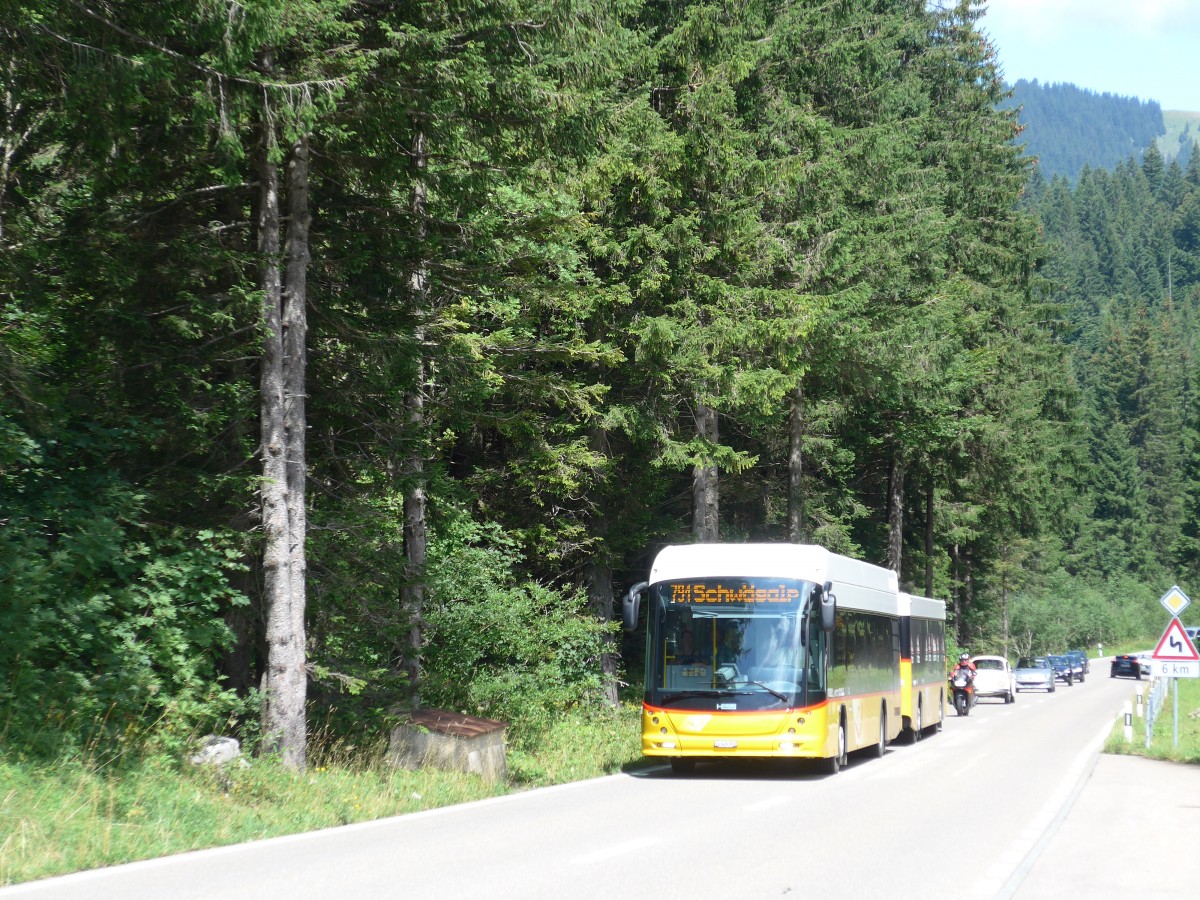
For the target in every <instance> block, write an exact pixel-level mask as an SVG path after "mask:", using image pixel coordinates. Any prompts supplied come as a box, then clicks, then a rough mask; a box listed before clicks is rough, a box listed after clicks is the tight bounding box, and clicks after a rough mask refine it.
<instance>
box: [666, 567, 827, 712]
mask: <svg viewBox="0 0 1200 900" xmlns="http://www.w3.org/2000/svg"><path fill="white" fill-rule="evenodd" d="M814 587H815V585H814V584H813V583H812V582H807V581H800V580H795V579H786V578H699V579H692V580H688V581H686V582H661V583H659V584H656V585H654V586H653V587H652V588H651V595H650V597H651V599H650V606H651V615H650V618H649V621H650V627H649V640H650V648H649V649H650V665H649V667H648V669H647V675H648V683H647V691H646V693H647V700H648V701H649V702H651V703H652V704H654V705H660V706H674V707H682V708H688V709H713V710H721V709H738V710H747V709H750V710H753V709H764V710H766V709H779V708H781V707H795V706H799V705H801V703H803V702H804V693H805V688H806V662H807V663H808V664H809V668H811V669H812V671H811V672H809V673H807V675H808V679H809V680H810V681H811V682H812V686H813V687H814V688H815V687H818V686H820V687H823V681H824V672H823V668H824V667H823V664H822V663H823V659H822V656H821V647H823V641H822V640H821V639H820V638H819V637H818V638H817V640H816V641H815V644H816V646H814V647H812V648H806V647H805V645H804V638H805V637H806V636H807V635H808V634H810V633H811V634H814V635H819V634H820V628H819V627H816V628H813V627H811V623H810V625H809V627H804V622H805V618H806V616H809V615H811V614H810V612H809V610H808V606H809V604H808V599H809V596H810V595H811V593H812V590H813V588H814ZM806 649H811V652H806Z"/></svg>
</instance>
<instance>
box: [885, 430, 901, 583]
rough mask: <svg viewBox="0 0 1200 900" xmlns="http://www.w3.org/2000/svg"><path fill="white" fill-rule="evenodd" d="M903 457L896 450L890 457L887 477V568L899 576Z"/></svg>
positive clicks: (899, 451)
mask: <svg viewBox="0 0 1200 900" xmlns="http://www.w3.org/2000/svg"><path fill="white" fill-rule="evenodd" d="M903 556H904V456H903V454H902V451H901V450H899V449H897V450H896V452H895V453H894V454H893V455H892V467H891V473H890V475H889V477H888V559H887V564H888V568H889V569H891V570H892V571H893V572H895V573H896V574H897V575H898V574H900V564H901V563H902V562H903V561H904V560H903Z"/></svg>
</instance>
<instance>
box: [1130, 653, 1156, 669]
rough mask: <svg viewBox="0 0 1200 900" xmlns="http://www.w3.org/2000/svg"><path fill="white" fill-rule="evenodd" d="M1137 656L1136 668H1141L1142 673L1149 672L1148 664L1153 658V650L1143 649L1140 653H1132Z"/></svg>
mask: <svg viewBox="0 0 1200 900" xmlns="http://www.w3.org/2000/svg"><path fill="white" fill-rule="evenodd" d="M1133 655H1134V656H1136V657H1137V661H1138V668H1139V669H1141V670H1142V674H1143V675H1149V674H1150V664H1151V662H1152V661H1153V659H1154V651H1153V650H1143V651H1142V652H1141V653H1135V654H1133Z"/></svg>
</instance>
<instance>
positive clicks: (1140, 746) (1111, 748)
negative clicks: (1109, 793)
mask: <svg viewBox="0 0 1200 900" xmlns="http://www.w3.org/2000/svg"><path fill="white" fill-rule="evenodd" d="M1174 681H1176V682H1177V683H1178V686H1179V744H1178V746H1176V744H1175V736H1174V733H1175V724H1174V723H1175V717H1174V704H1175V698H1174V687H1172V693H1170V694H1168V695H1167V699H1166V702H1164V703H1163V707H1162V710H1161V711H1160V712H1159V714H1158V718H1157V719H1156V720H1155V722H1154V731H1153V733H1152V734H1151V736H1150V746H1149V747H1147V746H1146V723H1145V720H1144V719H1139V718H1138V717H1137V716H1134V719H1133V741H1132V742H1129V743H1126V741H1125V729H1124V721H1123V720H1122V719H1120V718H1118V721H1117V723H1116V727H1114V728H1113V732H1112V734H1110V735H1109V736H1108V740H1107V741H1106V742H1105V744H1104V752H1105V753H1118V754H1128V755H1135V756H1145V757H1147V758H1149V759H1166V760H1171V761H1172V762H1185V763H1195V764H1200V679H1197V678H1176V679H1174ZM1148 693H1149V688H1148V685H1147V694H1148ZM1134 697H1135V695H1134V694H1133V692H1132V691H1131V692H1130V700H1131V701H1133V702H1135V703H1136V700H1135V699H1134Z"/></svg>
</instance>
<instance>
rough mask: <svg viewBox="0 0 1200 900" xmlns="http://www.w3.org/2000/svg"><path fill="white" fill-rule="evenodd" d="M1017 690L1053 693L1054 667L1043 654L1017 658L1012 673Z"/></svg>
mask: <svg viewBox="0 0 1200 900" xmlns="http://www.w3.org/2000/svg"><path fill="white" fill-rule="evenodd" d="M1013 675H1014V676H1015V677H1016V681H1017V690H1018V691H1046V692H1047V693H1051V694H1052V693H1054V688H1055V685H1054V669H1053V668H1051V666H1050V660H1048V659H1047V658H1046V657H1044V656H1022V657H1021V658H1020V659H1019V660H1017V668H1016V671H1015V672H1014V673H1013Z"/></svg>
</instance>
